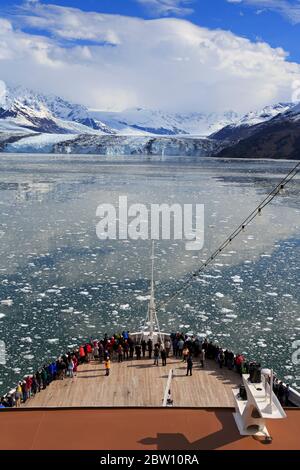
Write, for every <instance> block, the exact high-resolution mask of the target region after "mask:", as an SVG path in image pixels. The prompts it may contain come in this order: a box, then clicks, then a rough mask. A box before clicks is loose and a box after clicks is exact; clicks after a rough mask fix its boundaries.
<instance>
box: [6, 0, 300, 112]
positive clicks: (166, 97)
mask: <svg viewBox="0 0 300 470" xmlns="http://www.w3.org/2000/svg"><path fill="white" fill-rule="evenodd" d="M299 42H300V0H56V1H55V0H52V1H51V3H48V2H47V1H45V0H44V1H38V0H26V1H21V0H1V2H0V80H1V79H2V80H5V81H6V82H8V83H11V84H23V85H25V86H27V87H30V88H33V89H36V90H40V91H42V92H51V93H55V94H59V95H62V96H63V97H65V98H67V99H70V100H72V101H75V102H80V103H82V104H85V105H87V106H89V107H90V108H93V109H102V110H123V109H125V108H129V107H134V106H142V107H149V108H160V109H163V110H166V111H205V112H208V111H224V110H234V111H237V112H241V113H243V112H247V111H249V110H250V109H258V108H260V107H263V106H264V105H266V104H270V103H275V102H278V101H290V100H291V96H292V94H293V87H295V86H300V85H299V83H300V50H299ZM297 80H298V81H299V83H298V84H297Z"/></svg>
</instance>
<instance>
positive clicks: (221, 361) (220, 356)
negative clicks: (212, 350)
mask: <svg viewBox="0 0 300 470" xmlns="http://www.w3.org/2000/svg"><path fill="white" fill-rule="evenodd" d="M224 362H225V356H224V352H223V349H222V348H220V349H219V354H218V363H219V367H220V369H222V367H223V365H224Z"/></svg>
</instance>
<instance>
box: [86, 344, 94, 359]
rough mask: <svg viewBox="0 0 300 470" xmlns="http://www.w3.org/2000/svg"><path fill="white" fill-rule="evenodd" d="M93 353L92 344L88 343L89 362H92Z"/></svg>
mask: <svg viewBox="0 0 300 470" xmlns="http://www.w3.org/2000/svg"><path fill="white" fill-rule="evenodd" d="M92 352H93V350H92V346H91V344H90V343H87V344H86V353H87V360H88V362H90V360H91V359H92Z"/></svg>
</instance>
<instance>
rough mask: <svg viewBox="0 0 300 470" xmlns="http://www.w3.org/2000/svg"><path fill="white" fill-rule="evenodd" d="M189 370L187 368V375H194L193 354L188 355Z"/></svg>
mask: <svg viewBox="0 0 300 470" xmlns="http://www.w3.org/2000/svg"><path fill="white" fill-rule="evenodd" d="M186 363H187V368H186V375H189V374H190V375H192V371H193V358H192V356H191V354H189V355H188V358H187V361H186Z"/></svg>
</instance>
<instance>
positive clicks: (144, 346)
mask: <svg viewBox="0 0 300 470" xmlns="http://www.w3.org/2000/svg"><path fill="white" fill-rule="evenodd" d="M141 346H142V352H143V357H145V356H146V349H147V343H146V341H145V340H144V339H142V341H141Z"/></svg>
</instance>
